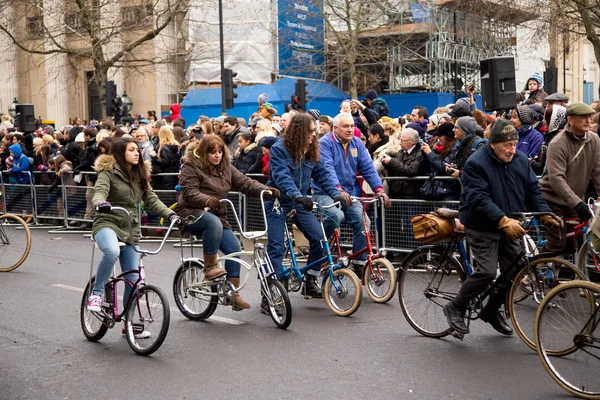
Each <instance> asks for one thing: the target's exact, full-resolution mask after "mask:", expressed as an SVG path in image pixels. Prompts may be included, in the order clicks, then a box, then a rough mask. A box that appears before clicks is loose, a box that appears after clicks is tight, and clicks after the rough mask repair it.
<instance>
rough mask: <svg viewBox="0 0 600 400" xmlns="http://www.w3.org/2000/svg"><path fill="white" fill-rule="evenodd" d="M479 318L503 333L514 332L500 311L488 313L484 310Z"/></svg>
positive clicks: (508, 334)
mask: <svg viewBox="0 0 600 400" xmlns="http://www.w3.org/2000/svg"><path fill="white" fill-rule="evenodd" d="M479 319H480V320H482V321H483V322H487V323H488V324H490V325H491V326H492V328H494V329H495V330H497V331H498V332H500V333H501V334H503V335H506V336H510V335H512V334H513V330H512V328H511V327H510V326H509V325H508V324H507V323H506V320H505V319H504V316H503V315H502V313H501V312H500V311H496V312H495V313H486V312H485V310H482V312H481V314H479Z"/></svg>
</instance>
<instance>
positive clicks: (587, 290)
mask: <svg viewBox="0 0 600 400" xmlns="http://www.w3.org/2000/svg"><path fill="white" fill-rule="evenodd" d="M598 298H600V285H598V284H596V283H593V282H588V281H573V282H568V283H565V284H562V285H560V286H557V287H556V288H554V289H552V290H551V291H550V293H548V294H547V295H546V297H545V298H544V300H543V301H542V303H541V304H540V306H539V308H538V311H537V314H536V317H535V329H534V336H535V344H536V348H537V353H538V356H539V358H540V361H541V362H542V365H543V366H544V369H545V370H546V372H548V374H550V376H551V377H552V379H554V381H555V382H556V383H558V385H559V386H560V387H562V388H563V389H564V390H566V391H567V392H569V393H571V394H573V395H575V396H578V397H581V398H584V399H600V380H599V379H598V367H600V328H599V327H600V303H599V302H598Z"/></svg>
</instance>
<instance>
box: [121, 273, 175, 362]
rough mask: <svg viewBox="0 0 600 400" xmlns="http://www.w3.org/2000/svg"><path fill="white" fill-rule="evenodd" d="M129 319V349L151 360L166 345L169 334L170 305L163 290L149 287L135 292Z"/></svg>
mask: <svg viewBox="0 0 600 400" xmlns="http://www.w3.org/2000/svg"><path fill="white" fill-rule="evenodd" d="M131 296H132V297H131V299H130V300H129V304H128V306H127V313H126V315H125V335H126V336H127V343H129V347H131V349H132V350H133V351H135V352H136V353H137V354H140V355H143V356H147V355H149V354H152V353H154V352H155V351H156V350H158V348H159V347H160V346H161V345H162V344H163V342H164V340H165V338H166V337H167V332H168V331H169V318H170V314H171V311H170V310H169V301H168V300H167V296H166V295H165V294H164V293H163V291H162V290H160V289H159V288H157V287H156V286H152V285H146V286H139V287H138V288H137V289H134V290H133V291H132V294H131Z"/></svg>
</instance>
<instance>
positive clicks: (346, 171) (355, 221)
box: [312, 113, 391, 276]
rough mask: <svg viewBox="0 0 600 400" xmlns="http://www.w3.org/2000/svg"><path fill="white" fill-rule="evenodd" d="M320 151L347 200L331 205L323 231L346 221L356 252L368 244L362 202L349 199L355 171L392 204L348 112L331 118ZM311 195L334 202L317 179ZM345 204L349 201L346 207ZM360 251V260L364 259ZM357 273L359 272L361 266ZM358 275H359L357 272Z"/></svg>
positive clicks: (353, 249) (329, 231) (329, 230)
mask: <svg viewBox="0 0 600 400" xmlns="http://www.w3.org/2000/svg"><path fill="white" fill-rule="evenodd" d="M319 151H320V153H321V164H323V166H324V167H325V169H326V170H328V171H331V172H335V173H332V174H331V175H332V179H333V183H334V184H335V186H336V187H337V188H338V190H339V191H340V194H341V196H342V198H343V199H344V202H345V203H346V204H342V208H343V210H340V209H334V208H332V209H330V210H331V211H330V212H331V216H332V217H333V218H332V219H333V220H332V219H328V220H327V221H326V222H325V234H326V235H327V236H328V237H329V236H331V234H332V233H333V231H334V230H335V228H336V227H337V226H339V224H340V223H341V222H342V221H346V223H347V224H348V225H350V226H351V227H352V230H353V232H354V239H353V241H352V251H353V252H356V251H358V250H360V249H363V248H364V247H366V246H367V239H366V236H365V235H364V233H363V232H364V230H365V228H364V225H363V219H362V206H361V204H360V203H351V199H350V193H353V192H354V186H355V185H356V175H357V171H359V172H360V174H361V175H362V176H363V178H364V179H365V180H366V181H367V183H368V184H369V186H371V188H372V189H373V192H374V193H376V194H377V196H380V197H383V199H384V202H385V207H386V208H389V207H391V202H390V199H389V197H388V196H387V195H386V194H385V191H384V189H383V183H381V179H380V178H379V175H378V174H377V171H376V170H375V166H374V165H373V160H372V159H371V157H370V156H369V151H368V150H367V148H366V147H365V145H364V144H363V142H362V141H361V140H360V139H359V138H358V137H356V136H354V118H352V115H351V114H349V113H341V114H338V115H337V116H336V117H335V118H334V119H333V132H331V133H328V134H327V135H325V136H323V137H322V138H321V139H320V140H319ZM312 190H313V198H314V199H315V201H316V202H317V203H319V204H320V205H322V206H327V205H330V204H332V203H333V199H332V198H331V197H330V196H329V194H328V193H327V192H326V191H324V190H323V189H322V188H321V187H320V186H319V185H317V183H315V182H314V181H313V183H312ZM348 205H350V206H349V207H348ZM365 259H366V254H363V255H362V256H361V257H360V258H359V261H364V260H365ZM357 268H358V270H357V274H358V273H361V271H360V266H358V267H357ZM359 276H360V275H359Z"/></svg>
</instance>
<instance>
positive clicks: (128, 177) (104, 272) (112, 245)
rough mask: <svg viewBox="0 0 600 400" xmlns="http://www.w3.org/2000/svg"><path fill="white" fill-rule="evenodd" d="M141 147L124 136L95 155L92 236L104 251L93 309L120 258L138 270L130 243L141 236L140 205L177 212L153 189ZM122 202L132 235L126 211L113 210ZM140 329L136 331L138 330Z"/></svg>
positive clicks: (125, 265)
mask: <svg viewBox="0 0 600 400" xmlns="http://www.w3.org/2000/svg"><path fill="white" fill-rule="evenodd" d="M140 158H141V157H140V149H139V147H138V144H137V142H136V141H135V140H134V139H133V138H131V137H124V138H121V139H117V140H115V141H114V142H113V144H112V147H111V153H110V154H103V155H101V156H99V157H98V158H97V159H96V162H95V164H94V169H95V170H96V172H98V179H97V180H96V185H95V186H94V195H93V197H92V203H93V204H94V206H95V207H96V210H97V211H98V213H97V214H96V217H95V218H94V224H93V227H92V236H93V238H94V240H95V241H96V244H97V245H98V248H100V250H101V251H102V257H101V258H100V262H99V263H98V270H97V271H96V282H95V283H94V288H93V289H92V294H91V295H90V297H89V299H88V305H87V308H88V310H90V311H96V312H100V310H101V307H102V294H103V293H104V285H105V284H106V282H107V281H108V278H109V277H110V273H111V271H112V269H113V266H114V265H115V262H116V261H117V258H118V259H119V264H120V265H121V271H123V272H125V271H134V270H137V267H138V260H139V255H138V254H137V253H136V252H135V250H134V249H133V247H132V246H131V244H130V240H131V239H133V242H134V243H137V242H138V241H139V239H140V225H139V222H138V219H137V218H136V215H137V214H136V213H137V207H138V205H139V204H140V203H141V202H144V206H145V208H146V209H149V210H151V211H153V212H155V213H156V214H159V215H160V216H161V217H163V218H165V219H169V221H172V220H173V219H174V218H178V217H177V215H176V214H175V213H174V212H173V211H172V210H171V209H169V207H167V206H165V205H164V204H163V203H162V202H161V201H160V200H159V198H158V196H156V194H155V193H154V192H153V191H152V188H151V187H150V182H149V181H148V168H147V167H146V165H145V164H144V163H143V162H140ZM113 205H115V206H119V207H123V208H125V209H127V211H129V213H130V215H131V216H132V218H131V225H132V228H133V235H134V237H133V238H130V237H129V230H128V229H127V227H126V223H125V218H126V217H125V215H123V213H114V214H111V213H110V211H111V209H112V206H113ZM119 241H121V242H124V243H126V245H125V248H123V249H122V250H120V249H119ZM126 277H127V279H130V280H132V281H135V280H137V273H136V272H131V273H129V274H128V275H126ZM130 292H131V288H130V287H129V286H128V285H125V292H124V295H123V306H126V303H127V300H128V299H129V293H130ZM136 329H137V331H136ZM134 332H136V335H139V337H142V338H143V337H148V334H149V332H145V331H144V330H143V327H141V328H139V327H138V328H136V327H134Z"/></svg>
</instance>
